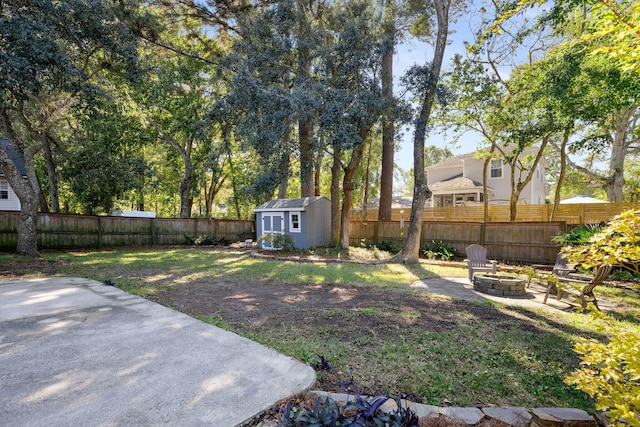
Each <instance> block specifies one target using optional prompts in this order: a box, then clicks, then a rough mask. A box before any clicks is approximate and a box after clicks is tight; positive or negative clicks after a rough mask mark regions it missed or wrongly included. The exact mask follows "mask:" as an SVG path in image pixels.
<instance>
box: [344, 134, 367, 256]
mask: <svg viewBox="0 0 640 427" xmlns="http://www.w3.org/2000/svg"><path fill="white" fill-rule="evenodd" d="M360 138H361V139H362V142H361V143H360V145H359V146H358V148H356V149H354V150H353V151H352V153H351V160H350V161H349V164H348V165H347V167H346V168H345V169H344V177H343V178H342V193H343V195H342V213H341V216H340V247H341V248H343V249H349V214H350V213H351V205H352V204H353V189H354V188H355V186H356V183H355V182H354V178H355V175H356V172H357V171H358V167H359V166H360V161H361V160H362V153H363V152H364V145H365V144H366V140H367V132H362V133H361V135H360Z"/></svg>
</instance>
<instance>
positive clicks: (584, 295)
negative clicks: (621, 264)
mask: <svg viewBox="0 0 640 427" xmlns="http://www.w3.org/2000/svg"><path fill="white" fill-rule="evenodd" d="M612 269H613V267H612V266H610V265H608V264H601V265H600V266H599V267H598V268H596V270H595V272H594V274H593V278H592V279H591V280H578V279H572V278H569V277H559V276H555V277H556V280H557V282H558V285H556V283H554V281H553V280H551V281H549V283H548V286H547V293H546V295H545V296H544V303H545V304H546V302H547V298H549V293H550V292H551V290H552V289H556V298H557V299H558V300H560V299H561V298H562V294H563V293H565V292H566V293H568V294H571V295H573V296H575V297H576V298H578V299H579V300H580V305H581V306H582V309H583V310H584V309H586V308H587V304H588V303H590V302H592V303H593V305H595V306H596V308H597V309H598V310H600V307H598V300H597V299H596V296H595V294H594V293H593V289H594V288H595V287H596V286H598V285H599V284H601V283H602V282H603V281H604V279H606V278H607V276H608V275H609V274H610V273H611V270H612Z"/></svg>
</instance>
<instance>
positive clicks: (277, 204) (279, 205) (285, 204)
mask: <svg viewBox="0 0 640 427" xmlns="http://www.w3.org/2000/svg"><path fill="white" fill-rule="evenodd" d="M322 199H324V200H326V201H329V199H327V198H326V197H322V196H321V197H300V198H297V199H275V200H270V201H268V202H267V203H264V204H262V205H260V206H258V207H257V208H255V209H254V210H253V211H254V212H265V211H303V210H305V209H306V208H307V206H309V205H311V204H312V203H315V202H317V201H318V200H322Z"/></svg>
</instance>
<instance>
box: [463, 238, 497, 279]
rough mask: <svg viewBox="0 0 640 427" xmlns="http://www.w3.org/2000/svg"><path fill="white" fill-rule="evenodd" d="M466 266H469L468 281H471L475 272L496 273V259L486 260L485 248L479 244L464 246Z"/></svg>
mask: <svg viewBox="0 0 640 427" xmlns="http://www.w3.org/2000/svg"><path fill="white" fill-rule="evenodd" d="M465 252H466V254H467V259H465V261H466V262H467V266H468V267H469V281H470V282H471V283H473V275H474V274H475V273H477V272H480V271H482V272H489V273H493V274H495V273H496V269H497V266H498V261H494V260H489V261H488V260H487V248H485V247H484V246H481V245H475V244H474V245H469V246H467V247H466V248H465Z"/></svg>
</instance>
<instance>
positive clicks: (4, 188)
mask: <svg viewBox="0 0 640 427" xmlns="http://www.w3.org/2000/svg"><path fill="white" fill-rule="evenodd" d="M0 200H9V183H8V182H6V181H3V182H0Z"/></svg>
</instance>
